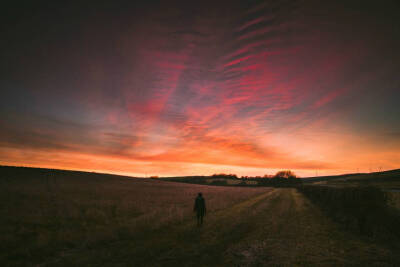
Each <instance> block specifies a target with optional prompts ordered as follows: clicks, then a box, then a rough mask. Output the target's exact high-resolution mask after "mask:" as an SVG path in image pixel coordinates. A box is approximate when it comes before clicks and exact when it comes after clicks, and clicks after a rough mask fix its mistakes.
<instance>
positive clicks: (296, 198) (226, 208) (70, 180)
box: [0, 167, 400, 266]
mask: <svg viewBox="0 0 400 267" xmlns="http://www.w3.org/2000/svg"><path fill="white" fill-rule="evenodd" d="M0 182H1V184H0V218H1V221H0V265H1V266H265V265H269V266H270V265H272V266H310V265H324V266H332V265H335V266H337V265H366V264H368V265H375V266H382V265H383V266H385V265H386V266H394V265H400V253H399V252H400V251H399V250H398V249H397V248H394V247H389V246H386V245H385V244H382V243H378V242H375V241H374V239H371V238H369V237H365V236H360V235H358V234H356V233H352V232H349V231H346V230H345V229H343V228H342V227H341V226H340V225H338V224H336V223H335V222H334V221H332V220H331V219H330V218H329V217H327V216H326V215H325V213H324V212H322V211H321V209H320V207H318V206H316V205H314V204H313V203H312V202H310V201H309V200H308V199H307V198H306V197H304V196H303V195H302V193H299V192H298V191H297V190H296V189H294V188H283V189H281V188H268V187H259V188H247V187H224V186H208V185H193V184H184V183H175V182H165V181H159V180H156V179H137V178H136V179H135V178H128V177H121V176H112V175H103V174H95V173H82V172H67V171H48V170H39V169H27V168H5V167H1V168H0ZM197 192H203V194H204V197H205V199H206V203H207V210H208V212H207V215H206V218H205V225H204V226H203V227H201V228H198V227H196V225H195V218H194V214H193V212H192V209H193V201H194V198H195V196H196V194H197Z"/></svg>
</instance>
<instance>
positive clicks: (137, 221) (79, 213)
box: [0, 169, 268, 263]
mask: <svg viewBox="0 0 400 267" xmlns="http://www.w3.org/2000/svg"><path fill="white" fill-rule="evenodd" d="M266 190H268V189H265V188H264V189H263V188H254V189H253V188H251V189H248V188H240V187H239V188H237V187H216V186H203V185H190V184H182V183H174V182H163V181H157V180H147V179H146V180H145V179H135V178H125V177H118V176H108V175H99V174H85V173H79V172H77V173H73V172H55V173H54V172H53V173H50V172H45V171H39V172H38V171H36V172H35V171H32V170H29V169H25V170H24V171H19V172H14V173H12V172H11V173H10V172H4V171H3V172H1V187H0V216H1V222H0V226H1V228H0V229H1V230H0V244H1V251H2V252H0V261H1V262H14V263H20V262H32V263H33V262H35V263H40V262H42V261H44V260H45V259H46V258H48V257H51V256H57V254H59V253H62V252H65V251H68V250H69V249H79V248H82V247H94V246H98V245H99V244H102V243H108V242H113V241H116V240H121V239H129V238H134V237H135V236H136V235H139V234H143V233H145V232H150V231H154V230H156V229H159V228H161V227H166V226H168V225H171V224H178V223H181V222H182V221H184V220H192V219H193V218H192V216H193V212H192V209H193V201H194V198H195V197H196V195H197V193H198V192H203V194H204V196H205V198H206V201H207V208H208V212H210V213H212V212H215V211H218V210H222V209H224V208H226V207H228V206H231V205H233V204H234V203H237V202H240V201H243V200H245V199H247V198H250V197H252V196H254V195H257V194H260V193H262V192H265V191H266Z"/></svg>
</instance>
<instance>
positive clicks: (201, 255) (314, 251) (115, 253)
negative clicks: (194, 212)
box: [58, 189, 398, 266]
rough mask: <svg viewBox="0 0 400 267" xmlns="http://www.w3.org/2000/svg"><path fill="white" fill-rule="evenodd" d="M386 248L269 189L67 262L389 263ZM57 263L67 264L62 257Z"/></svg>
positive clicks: (290, 192)
mask: <svg viewBox="0 0 400 267" xmlns="http://www.w3.org/2000/svg"><path fill="white" fill-rule="evenodd" d="M395 257H397V258H398V256H396V255H395V254H394V253H392V252H391V251H389V250H387V249H384V248H382V247H379V246H377V245H373V244H369V242H368V240H363V239H361V238H360V237H358V236H354V235H352V234H350V233H346V232H344V231H342V230H341V229H340V228H339V226H337V225H336V224H334V223H332V222H331V221H330V220H329V219H328V218H326V217H325V216H324V215H323V214H322V213H321V212H320V211H319V209H317V208H316V207H315V206H314V205H313V204H312V203H310V202H309V201H308V200H307V199H306V198H304V197H303V195H302V194H300V193H298V192H297V191H296V190H295V189H273V190H271V191H268V192H266V193H263V194H261V195H258V196H256V197H253V198H250V199H248V200H246V201H243V202H240V203H238V204H236V205H233V206H231V207H230V208H227V209H224V210H220V211H217V212H214V213H211V214H207V216H206V220H205V225H204V226H203V227H201V228H198V227H196V225H195V220H194V218H187V220H186V221H184V222H183V223H182V224H180V225H174V226H171V227H169V228H168V229H160V230H159V231H156V232H153V233H143V235H142V236H138V237H137V238H136V239H135V240H125V241H121V242H115V243H113V244H105V246H104V247H102V248H94V249H92V250H89V251H84V252H80V253H78V254H76V255H74V257H73V258H70V259H69V260H70V261H69V263H75V264H76V263H78V265H114V266H316V265H318V266H321V265H322V266H338V265H339V266H343V265H366V264H368V265H369V266H370V265H376V266H382V265H383V266H385V265H387V266H393V265H394V263H395ZM58 265H62V266H67V265H68V258H66V259H64V260H63V261H62V262H59V263H58Z"/></svg>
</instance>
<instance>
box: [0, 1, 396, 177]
mask: <svg viewBox="0 0 400 267" xmlns="http://www.w3.org/2000/svg"><path fill="white" fill-rule="evenodd" d="M350 2H351V1H350ZM354 7H357V8H358V6H357V5H355V6H354ZM103 8H105V7H103ZM125 9H126V10H127V11H125ZM71 10H74V9H73V8H72V9H71ZM79 10H80V9H79ZM128 10H129V12H128ZM75 11H76V10H75ZM41 12H45V11H41ZM52 12H55V13H52V17H51V23H48V21H45V20H40V19H37V21H33V22H32V21H30V20H29V19H26V18H24V17H18V18H15V20H18V22H19V24H17V26H15V27H16V28H13V29H9V30H8V32H7V34H6V36H7V37H8V39H10V40H12V41H13V42H14V43H13V42H10V43H13V44H14V45H13V46H10V47H9V48H8V50H7V57H6V60H5V62H6V64H8V65H7V69H8V72H7V77H8V78H7V79H5V80H4V81H2V88H4V91H5V96H6V97H4V98H3V99H2V101H1V102H2V105H1V108H0V125H1V129H2V130H1V133H0V164H2V165H13V166H31V167H50V168H60V169H74V170H88V171H98V172H107V173H117V174H118V173H119V174H127V175H132V176H152V175H157V176H187V175H210V174H214V173H222V172H223V173H234V174H237V175H238V176H242V175H249V176H253V175H261V176H262V175H264V174H274V173H275V172H276V171H278V170H283V169H285V170H286V169H290V170H292V171H294V172H295V173H296V174H298V175H300V176H302V177H305V176H315V174H316V173H318V175H334V174H343V173H354V172H371V171H377V170H380V169H381V170H389V169H397V168H400V106H399V105H398V104H397V102H398V99H400V80H399V77H398V73H399V70H400V68H399V64H398V62H400V56H399V52H398V49H397V47H399V45H400V42H399V39H398V36H395V33H396V24H395V23H393V22H392V21H391V20H390V18H391V17H390V14H391V13H390V14H385V16H382V15H380V13H379V7H378V8H377V7H375V6H373V7H366V8H364V9H360V10H358V9H354V8H352V7H351V6H346V5H339V4H337V5H334V4H332V3H331V4H326V3H319V2H318V1H315V2H314V1H310V2H307V3H303V2H296V1H294V2H293V3H291V4H288V3H286V2H284V1H283V2H280V1H277V2H276V1H275V2H270V1H254V3H250V2H249V3H248V4H244V3H241V2H238V3H231V4H230V5H227V4H226V3H225V4H219V5H217V4H211V3H208V2H204V3H203V4H201V5H199V6H197V7H194V8H192V7H191V6H190V5H189V4H188V3H187V4H183V5H179V7H171V6H168V5H167V4H166V3H165V4H156V3H149V4H143V5H141V6H135V7H118V8H117V7H115V8H114V9H109V8H105V9H104V10H103V9H102V8H101V7H99V8H98V9H95V10H92V9H91V8H87V9H84V10H83V11H82V10H80V11H79V12H83V13H84V14H85V16H83V17H82V18H80V19H77V20H74V19H73V18H70V17H69V15H68V16H62V15H63V14H64V13H63V12H65V11H64V7H63V6H60V7H59V10H56V11H52ZM57 12H58V13H57ZM76 12H78V11H76ZM373 12H375V13H373ZM39 13H40V12H39ZM79 14H81V13H79ZM64 15H65V14H64ZM21 16H22V15H21ZM393 16H395V15H393ZM38 17H40V16H38ZM65 25H68V26H65ZM350 25H351V27H350ZM18 27H20V28H18ZM21 32H22V33H25V34H22V35H20V34H19V33H21ZM31 32H33V33H36V34H30V33H31ZM21 36H22V37H21ZM15 62H16V63H15Z"/></svg>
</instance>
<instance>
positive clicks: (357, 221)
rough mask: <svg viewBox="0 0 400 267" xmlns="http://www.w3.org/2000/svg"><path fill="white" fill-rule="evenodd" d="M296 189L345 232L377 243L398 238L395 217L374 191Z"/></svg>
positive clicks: (380, 194) (368, 188)
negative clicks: (376, 240) (356, 234)
mask: <svg viewBox="0 0 400 267" xmlns="http://www.w3.org/2000/svg"><path fill="white" fill-rule="evenodd" d="M298 189H299V190H300V191H301V192H302V193H303V194H304V195H305V196H306V197H308V198H309V199H310V200H311V201H313V202H314V203H315V204H317V205H318V206H320V208H321V209H322V210H323V211H324V212H325V213H326V214H327V215H328V216H329V217H331V218H332V219H333V220H334V221H336V222H338V223H340V224H341V225H343V226H344V227H345V229H347V230H350V231H353V232H354V231H355V232H358V233H360V234H364V235H368V236H372V237H379V238H381V239H382V238H384V239H390V240H398V239H399V238H400V230H399V228H398V225H400V220H399V219H400V218H399V215H398V213H397V212H396V211H394V210H393V209H391V208H390V207H389V206H388V205H387V196H386V194H385V192H383V191H382V190H380V189H379V188H377V187H371V186H366V187H330V186H316V185H308V186H301V187H299V188H298ZM393 238H394V239H393Z"/></svg>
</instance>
